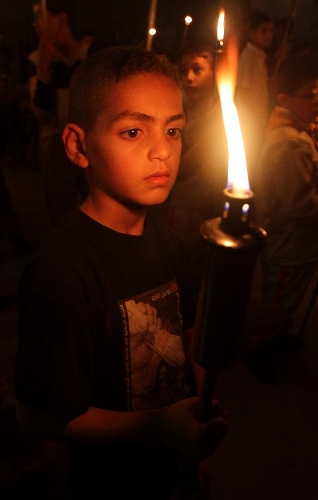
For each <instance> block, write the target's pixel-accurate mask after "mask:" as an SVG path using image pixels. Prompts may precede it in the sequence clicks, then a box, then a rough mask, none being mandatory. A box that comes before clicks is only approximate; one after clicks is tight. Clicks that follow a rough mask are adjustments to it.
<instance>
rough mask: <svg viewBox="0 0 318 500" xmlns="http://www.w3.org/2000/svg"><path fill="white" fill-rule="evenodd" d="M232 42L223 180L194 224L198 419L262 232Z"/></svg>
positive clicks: (243, 301)
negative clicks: (213, 202)
mask: <svg viewBox="0 0 318 500" xmlns="http://www.w3.org/2000/svg"><path fill="white" fill-rule="evenodd" d="M237 55H238V53H237V45H236V42H235V40H234V39H233V38H232V39H229V40H228V42H227V47H226V50H225V51H224V53H223V54H222V57H220V59H219V63H218V66H217V71H216V81H217V86H218V91H219V95H220V101H221V107H222V114H223V121H224V126H225V131H226V136H227V143H228V183H227V187H226V188H225V189H224V192H223V193H224V211H223V214H222V216H221V217H216V218H214V219H210V220H207V221H205V222H203V224H202V225H201V227H200V234H201V237H202V240H203V243H204V244H205V245H207V246H208V252H207V260H206V267H205V273H204V274H203V276H202V281H201V287H200V293H199V298H198V307H197V317H196V325H195V326H196V332H195V341H194V359H195V361H196V362H197V363H198V364H199V365H200V366H201V367H202V368H203V369H204V379H203V384H202V388H201V394H200V403H199V409H198V420H200V421H202V422H204V421H207V420H208V419H209V418H210V417H211V401H212V399H213V393H214V389H215V384H216V380H217V375H218V372H219V371H222V370H225V369H227V368H229V367H230V365H231V363H232V362H233V361H234V360H235V357H236V355H237V353H238V349H239V345H240V337H241V332H242V329H243V324H244V320H245V313H246V309H247V304H248V299H249V294H250V289H251V285H252V279H253V275H254V269H255V263H256V258H257V253H258V251H259V250H260V249H261V247H262V246H263V245H264V244H265V241H266V232H265V231H264V230H263V229H262V228H260V227H259V226H257V225H256V224H254V223H253V222H252V221H251V220H250V212H251V208H252V204H253V199H254V193H253V192H252V191H251V190H250V187H249V181H248V174H247V166H246V158H245V151H244V143H243V138H242V134H241V130H240V124H239V117H238V113H237V109H236V106H235V104H234V90H235V76H236V67H237ZM196 472H197V467H196V468H195V467H193V464H192V467H190V468H188V470H187V477H186V482H185V488H184V491H183V498H189V494H192V490H193V487H195V480H194V479H195V474H196Z"/></svg>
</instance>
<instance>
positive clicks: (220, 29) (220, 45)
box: [213, 9, 225, 94]
mask: <svg viewBox="0 0 318 500" xmlns="http://www.w3.org/2000/svg"><path fill="white" fill-rule="evenodd" d="M224 21H225V11H224V9H220V12H219V18H218V23H217V28H216V46H215V49H214V50H213V56H214V57H213V75H214V80H215V73H216V66H217V59H218V57H219V55H220V54H222V52H223V50H224ZM214 91H215V94H217V88H216V85H214Z"/></svg>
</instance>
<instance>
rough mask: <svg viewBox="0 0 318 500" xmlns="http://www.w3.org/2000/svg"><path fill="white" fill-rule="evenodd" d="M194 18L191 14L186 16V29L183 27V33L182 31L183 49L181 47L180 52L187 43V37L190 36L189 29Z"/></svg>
mask: <svg viewBox="0 0 318 500" xmlns="http://www.w3.org/2000/svg"><path fill="white" fill-rule="evenodd" d="M192 21H193V19H192V17H191V16H185V18H184V29H183V33H182V38H181V49H180V52H182V50H183V48H184V46H185V43H186V39H187V36H188V31H189V27H190V24H191V23H192Z"/></svg>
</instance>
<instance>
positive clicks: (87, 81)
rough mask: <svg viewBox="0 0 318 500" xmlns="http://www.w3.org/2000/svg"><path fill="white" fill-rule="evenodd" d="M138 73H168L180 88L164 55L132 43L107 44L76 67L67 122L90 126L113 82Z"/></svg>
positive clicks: (176, 77)
mask: <svg viewBox="0 0 318 500" xmlns="http://www.w3.org/2000/svg"><path fill="white" fill-rule="evenodd" d="M140 73H158V74H160V75H164V76H167V77H169V78H171V79H172V80H173V81H174V82H175V83H176V85H177V86H178V87H179V88H180V89H181V82H180V79H179V76H178V70H177V67H176V66H175V65H174V64H173V63H172V62H170V61H169V60H168V59H167V58H166V56H164V55H158V54H155V53H153V52H151V51H146V50H144V49H141V48H138V47H133V46H115V47H107V48H104V49H101V50H98V51H96V52H94V53H93V54H92V55H90V56H89V57H88V58H87V59H85V60H84V61H83V62H82V63H81V64H80V65H79V67H78V68H77V69H76V70H75V72H74V74H73V76H72V79H71V82H70V101H69V117H70V121H71V122H74V123H76V124H77V125H79V126H80V127H82V128H84V129H86V130H88V129H90V128H91V127H92V126H93V124H94V122H95V119H96V117H97V116H98V114H99V113H100V112H101V110H102V109H103V107H104V106H105V102H106V99H107V98H108V97H109V96H110V95H111V94H110V92H111V87H112V85H113V84H115V83H118V82H120V81H121V80H124V79H125V78H127V77H129V76H133V75H137V74H140Z"/></svg>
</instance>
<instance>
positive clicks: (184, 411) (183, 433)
mask: <svg viewBox="0 0 318 500" xmlns="http://www.w3.org/2000/svg"><path fill="white" fill-rule="evenodd" d="M198 407H199V398H188V399H184V400H182V401H178V402H177V403H174V404H173V405H170V406H168V407H165V408H163V409H162V413H161V426H162V433H163V440H164V443H165V444H167V445H168V446H171V447H172V448H174V449H175V450H176V451H178V453H180V455H181V456H183V457H184V458H185V459H187V460H191V461H195V462H199V461H201V460H202V459H204V458H207V457H209V456H211V455H212V454H213V453H214V451H215V450H216V449H217V447H218V446H219V444H220V442H221V441H222V439H223V438H224V437H225V435H226V433H227V431H228V428H229V416H228V414H227V412H226V411H225V410H224V408H223V407H222V406H221V404H220V403H219V401H217V400H213V403H212V412H211V414H212V417H211V418H210V419H209V420H208V421H206V422H200V421H199V420H198V419H197V413H198Z"/></svg>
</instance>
